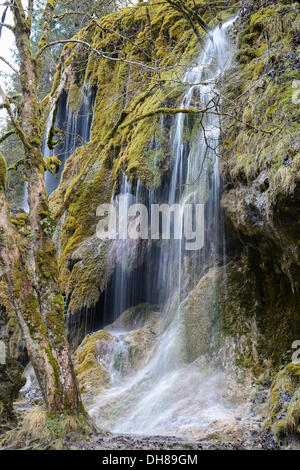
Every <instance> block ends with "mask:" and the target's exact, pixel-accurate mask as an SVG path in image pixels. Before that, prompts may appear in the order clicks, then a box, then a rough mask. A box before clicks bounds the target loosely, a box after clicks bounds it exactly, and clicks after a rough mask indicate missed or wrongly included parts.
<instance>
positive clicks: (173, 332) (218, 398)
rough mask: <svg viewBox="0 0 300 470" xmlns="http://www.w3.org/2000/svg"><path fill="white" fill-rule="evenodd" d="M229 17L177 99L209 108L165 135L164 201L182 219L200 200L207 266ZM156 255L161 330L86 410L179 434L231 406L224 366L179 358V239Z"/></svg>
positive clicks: (112, 426)
mask: <svg viewBox="0 0 300 470" xmlns="http://www.w3.org/2000/svg"><path fill="white" fill-rule="evenodd" d="M233 21H234V20H230V21H227V22H226V23H225V24H224V25H223V27H222V28H219V27H217V28H216V29H214V31H212V33H211V36H210V38H208V39H207V42H206V45H205V48H204V50H203V52H202V53H201V55H200V57H199V61H198V65H196V66H194V67H193V68H192V69H191V70H189V71H188V72H187V73H186V75H185V77H184V81H185V82H186V83H187V92H186V94H185V95H184V97H183V99H182V103H181V107H182V108H197V109H204V108H207V107H209V108H210V112H206V113H204V115H203V118H202V120H201V119H200V117H197V118H195V117H194V118H193V120H192V121H191V118H190V117H189V116H188V115H185V114H183V113H182V114H179V115H178V116H177V117H176V120H175V125H174V131H173V134H172V136H171V143H170V150H171V154H172V156H173V170H172V177H171V182H170V185H169V196H168V202H169V204H171V205H172V204H174V203H177V204H178V203H179V204H180V207H181V208H182V211H181V220H182V217H183V208H184V205H185V204H186V203H187V202H188V203H205V207H206V209H205V211H203V212H202V213H201V222H202V225H204V226H205V230H204V233H205V240H203V242H204V244H205V245H206V246H207V245H208V246H209V250H206V254H203V255H202V258H201V263H203V264H205V263H206V264H209V266H211V267H213V266H215V265H216V263H217V252H218V248H219V247H218V241H219V239H220V235H222V233H220V232H222V226H221V224H220V223H219V214H220V212H219V210H220V208H219V200H220V175H219V165H218V158H217V156H216V149H217V147H218V142H219V135H220V125H219V116H218V113H217V112H216V110H217V108H216V106H215V103H214V101H213V100H214V99H215V98H216V93H215V91H216V84H215V81H216V79H217V78H219V77H220V75H221V74H222V73H223V72H224V71H225V70H226V69H227V68H228V67H229V66H230V64H231V60H232V55H233V54H232V47H231V44H230V41H229V39H228V36H227V30H228V27H229V26H230V25H231V24H232V23H233ZM122 190H123V192H124V194H125V193H126V194H130V193H131V189H130V187H129V186H128V185H127V184H126V181H123V186H122ZM122 190H121V193H122ZM128 197H129V198H130V196H128ZM149 197H150V195H148V198H149ZM136 199H138V196H137V195H136ZM202 251H203V252H204V251H205V250H202ZM191 256H193V255H190V257H191ZM197 259H198V258H197ZM157 263H158V266H157V287H158V290H159V289H160V290H161V291H162V290H163V291H164V297H165V298H166V299H168V300H167V301H166V302H165V306H164V309H163V311H162V312H161V316H162V321H161V327H160V334H159V335H158V338H157V341H156V343H155V346H154V347H153V350H152V352H151V354H149V355H148V356H146V357H145V358H144V362H143V363H142V365H140V367H139V369H138V371H135V372H134V373H132V374H128V375H124V376H122V375H118V374H113V373H112V374H111V376H112V380H113V383H112V386H111V387H110V388H109V389H108V390H105V391H104V392H103V393H102V394H101V395H100V396H99V398H98V399H97V403H96V404H95V405H94V407H93V408H92V409H91V410H90V413H91V415H92V416H93V417H94V418H95V420H96V422H99V424H100V425H101V427H103V426H105V427H106V428H107V429H109V430H110V431H112V432H116V433H131V434H148V435H149V434H152V435H153V434H160V435H162V434H166V435H175V434H177V435H185V433H186V432H188V433H189V435H191V433H193V432H197V430H199V429H202V428H207V427H208V426H209V425H210V424H211V423H212V422H214V421H215V420H216V419H218V420H222V421H223V422H226V421H230V420H231V419H232V417H233V415H234V407H233V406H232V404H230V403H228V402H226V401H225V400H223V398H222V394H223V389H224V387H225V383H226V379H225V377H224V374H223V372H222V371H216V370H213V371H212V370H211V369H210V368H209V367H206V366H204V365H203V361H201V360H196V361H194V362H191V363H189V362H188V361H187V360H186V358H185V357H186V356H185V354H184V349H185V344H184V342H185V335H184V333H183V330H184V326H183V316H182V309H181V305H182V302H183V301H184V298H185V297H187V295H188V292H184V291H185V289H183V287H182V283H183V281H184V279H185V272H184V271H185V269H190V268H186V253H185V246H184V244H183V242H182V241H181V240H172V241H171V240H170V241H167V240H164V241H163V243H162V245H161V248H160V254H159V256H158V258H157ZM118 283H119V284H118V292H119V293H118V298H117V299H116V302H117V304H118V305H117V307H116V308H117V310H118V314H119V313H121V312H122V309H125V303H124V298H125V297H126V289H127V288H128V286H127V285H126V281H124V279H123V278H122V273H120V274H119V276H118ZM131 287H132V286H131ZM111 332H112V334H115V335H116V336H117V338H118V341H119V342H120V344H121V347H122V348H123V349H124V348H125V349H126V346H124V342H122V338H124V336H125V335H126V332H123V335H122V332H116V331H114V329H112V330H111ZM125 356H126V354H125V353H124V357H125ZM111 372H113V371H111Z"/></svg>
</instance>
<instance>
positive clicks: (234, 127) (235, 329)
mask: <svg viewBox="0 0 300 470" xmlns="http://www.w3.org/2000/svg"><path fill="white" fill-rule="evenodd" d="M299 13H300V10H299V3H298V2H293V1H284V2H281V1H279V2H272V3H271V2H270V4H269V5H268V4H266V3H264V5H263V7H262V8H260V7H259V2H253V5H252V6H249V8H248V9H246V10H245V11H244V16H243V17H242V18H241V19H240V20H239V22H238V25H237V26H236V31H235V32H236V35H235V37H236V42H237V56H236V62H235V66H234V67H232V68H231V70H230V71H229V72H228V74H227V75H226V77H224V81H223V93H224V96H225V98H226V99H225V100H224V101H223V111H224V113H225V117H224V118H223V135H222V138H223V155H222V160H221V169H222V176H223V179H224V183H225V191H224V194H223V198H222V202H223V206H224V209H225V213H226V216H227V239H228V240H229V243H228V250H229V252H230V253H231V254H234V255H235V256H236V257H239V258H240V261H239V262H238V264H237V265H236V266H235V268H234V269H232V268H230V269H229V271H228V274H229V276H228V287H229V291H228V292H229V294H228V295H229V296H230V297H229V298H228V296H227V298H226V296H225V304H224V306H223V307H222V309H223V330H224V332H225V334H226V335H227V336H228V337H230V336H233V337H237V336H240V337H241V334H242V335H243V338H244V346H245V347H244V348H242V349H241V351H240V353H239V355H238V356H237V358H236V360H237V364H238V365H239V367H246V368H250V369H251V370H252V371H254V373H255V374H256V375H257V376H260V374H261V373H262V372H264V374H263V375H261V376H260V377H261V378H263V377H264V378H265V379H266V378H267V375H266V372H267V371H269V372H270V375H271V376H273V375H274V374H275V375H276V373H277V372H278V370H279V367H284V366H285V365H286V364H287V363H288V362H289V361H290V360H291V354H292V352H291V347H292V343H293V341H295V340H296V339H298V338H299V337H300V307H299V306H300V302H299V292H300V284H299V279H300V249H299V248H300V246H299V237H300V231H299V223H298V221H299V217H300V139H299V136H300V132H299V131H300V120H299V118H300V115H299V103H298V101H297V96H298V92H297V86H298V85H299V83H298V81H297V80H299V78H300V76H299V47H300V36H299V31H300V22H299V19H300V15H299ZM238 266H239V268H238V269H236V268H237V267H238ZM233 286H236V290H234V289H232V287H233ZM232 301H234V305H235V307H234V309H232V308H231V306H232ZM237 306H238V308H237ZM294 369H295V370H297V368H296V366H294V365H292V364H289V365H288V366H287V367H286V369H284V371H281V372H280V373H279V375H278V376H277V377H276V379H275V381H274V382H273V385H272V390H271V391H272V403H271V408H270V409H271V418H270V422H271V424H272V429H273V431H274V432H275V433H276V434H277V435H278V436H279V435H280V434H289V433H290V434H292V433H297V432H299V428H298V426H299V421H298V422H297V419H298V420H299V416H298V415H299V394H298V391H296V389H297V387H299V383H298V386H297V387H296V385H295V378H293V371H294ZM295 387H296V388H295ZM291 388H292V389H293V390H291ZM280 394H282V395H283V398H282V399H280V396H279V395H280ZM290 394H292V395H290ZM285 396H288V397H289V398H291V397H293V398H292V399H291V401H290V400H289V399H288V400H285V398H284V397H285ZM288 410H289V411H288ZM297 413H298V414H297ZM297 423H298V424H297Z"/></svg>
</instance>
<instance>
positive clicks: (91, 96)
mask: <svg viewBox="0 0 300 470" xmlns="http://www.w3.org/2000/svg"><path fill="white" fill-rule="evenodd" d="M94 100H95V90H88V89H86V88H85V87H83V93H82V104H81V106H80V109H79V111H78V113H77V114H75V113H72V112H71V110H70V107H69V106H68V95H67V93H66V92H64V91H63V92H62V94H61V96H60V98H59V103H58V113H57V116H56V119H55V124H54V125H55V128H56V129H59V130H60V131H62V132H63V134H62V135H61V136H60V137H59V140H58V143H57V145H55V148H54V149H53V150H52V149H50V148H49V147H48V145H47V139H48V134H49V131H50V128H51V126H52V124H53V110H52V112H51V113H50V116H49V119H48V126H47V129H46V133H45V139H44V143H43V148H42V152H43V156H44V157H52V156H54V155H56V156H57V157H58V158H59V159H60V161H61V162H62V164H61V166H60V169H59V172H58V173H57V174H56V175H55V176H54V175H52V174H51V173H50V172H46V175H45V183H46V189H47V192H48V194H49V195H50V194H51V193H52V192H53V191H55V190H56V189H57V187H58V185H59V182H60V178H61V174H62V172H63V169H64V165H65V163H66V161H67V159H68V158H69V157H70V156H71V155H72V154H73V153H74V152H75V150H76V148H78V147H80V146H81V145H84V144H85V143H87V142H88V141H89V140H90V133H91V126H92V120H93V106H94Z"/></svg>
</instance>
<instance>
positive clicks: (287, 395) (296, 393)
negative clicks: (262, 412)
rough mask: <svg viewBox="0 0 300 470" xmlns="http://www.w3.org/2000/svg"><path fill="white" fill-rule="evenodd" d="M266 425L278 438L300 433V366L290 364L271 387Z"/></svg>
mask: <svg viewBox="0 0 300 470" xmlns="http://www.w3.org/2000/svg"><path fill="white" fill-rule="evenodd" d="M269 413H270V416H269V418H268V421H267V423H266V425H267V427H271V428H272V430H273V432H274V434H275V435H276V436H277V437H278V438H282V437H284V436H287V435H291V434H292V435H293V434H299V433H300V364H295V363H293V362H291V363H289V364H288V365H287V366H286V367H285V368H284V369H283V370H282V371H281V372H279V374H278V375H277V376H276V377H275V379H274V381H273V383H272V386H271V399H270V408H269Z"/></svg>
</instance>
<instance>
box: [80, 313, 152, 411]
mask: <svg viewBox="0 0 300 470" xmlns="http://www.w3.org/2000/svg"><path fill="white" fill-rule="evenodd" d="M160 319H161V315H160V314H159V313H158V312H154V311H153V308H152V306H151V305H148V304H142V305H138V306H136V307H134V308H131V309H128V310H126V311H125V312H124V313H123V314H122V315H121V317H119V318H118V319H117V320H116V321H115V322H114V323H113V324H111V325H109V326H107V327H106V328H105V330H100V331H98V332H97V333H94V334H90V335H88V336H86V337H85V338H84V340H83V341H82V343H81V345H80V346H79V347H78V349H77V350H76V352H75V358H76V369H75V372H76V375H77V378H78V381H79V385H80V389H81V393H82V394H83V397H84V400H85V401H86V402H87V403H88V404H91V403H92V402H93V399H94V398H95V397H96V396H97V395H99V393H101V392H102V391H103V390H104V389H106V388H108V387H109V386H111V384H112V381H113V380H114V379H115V378H116V377H121V376H122V375H124V374H128V373H131V372H133V371H135V370H137V369H138V367H139V365H140V364H141V363H144V362H145V361H146V360H147V358H148V357H149V354H150V353H151V350H152V347H153V346H154V344H155V343H156V341H157V337H158V332H159V324H160Z"/></svg>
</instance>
